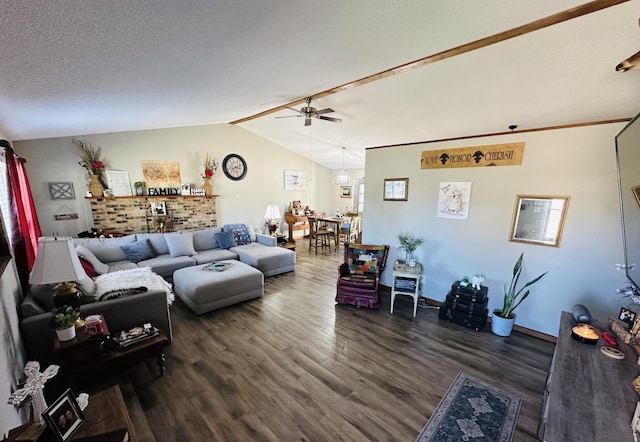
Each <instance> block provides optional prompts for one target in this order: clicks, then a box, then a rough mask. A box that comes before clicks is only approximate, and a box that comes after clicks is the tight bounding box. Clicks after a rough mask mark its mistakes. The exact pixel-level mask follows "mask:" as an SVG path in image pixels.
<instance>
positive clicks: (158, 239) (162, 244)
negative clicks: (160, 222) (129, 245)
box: [136, 233, 169, 255]
mask: <svg viewBox="0 0 640 442" xmlns="http://www.w3.org/2000/svg"><path fill="white" fill-rule="evenodd" d="M136 238H137V239H138V241H140V240H141V239H148V240H149V244H151V248H152V249H153V252H154V253H155V254H156V255H166V254H167V253H169V246H168V245H167V241H166V240H165V239H164V234H162V233H137V234H136Z"/></svg>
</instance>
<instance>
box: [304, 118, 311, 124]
mask: <svg viewBox="0 0 640 442" xmlns="http://www.w3.org/2000/svg"><path fill="white" fill-rule="evenodd" d="M304 125H305V126H311V117H309V116H307V117H306V118H305V119H304Z"/></svg>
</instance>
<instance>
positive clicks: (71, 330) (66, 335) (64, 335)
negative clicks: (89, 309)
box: [56, 325, 76, 342]
mask: <svg viewBox="0 0 640 442" xmlns="http://www.w3.org/2000/svg"><path fill="white" fill-rule="evenodd" d="M56 336H58V341H60V342H63V341H70V340H72V339H73V338H75V337H76V327H75V326H74V325H72V326H71V327H67V328H63V329H59V328H57V329H56Z"/></svg>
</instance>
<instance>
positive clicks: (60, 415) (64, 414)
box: [42, 389, 84, 442]
mask: <svg viewBox="0 0 640 442" xmlns="http://www.w3.org/2000/svg"><path fill="white" fill-rule="evenodd" d="M42 417H43V418H44V420H45V422H46V423H47V426H48V427H49V428H51V431H52V432H53V434H55V436H56V438H57V439H58V440H59V441H63V442H64V441H67V440H69V439H70V438H71V436H72V435H73V433H75V431H76V430H77V429H78V427H79V426H80V424H82V422H84V415H83V414H82V410H80V407H79V406H78V402H77V401H76V398H75V396H74V395H73V393H72V392H71V390H69V389H68V390H67V391H65V392H64V393H63V394H62V396H60V397H59V398H58V399H57V400H56V401H55V402H54V403H53V404H51V406H50V407H49V408H47V409H46V410H45V411H44V413H42Z"/></svg>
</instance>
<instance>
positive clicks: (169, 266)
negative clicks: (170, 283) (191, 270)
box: [134, 249, 220, 280]
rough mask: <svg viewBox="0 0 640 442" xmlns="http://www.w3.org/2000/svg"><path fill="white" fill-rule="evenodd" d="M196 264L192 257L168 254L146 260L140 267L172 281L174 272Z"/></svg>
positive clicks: (140, 263) (141, 262)
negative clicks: (149, 269) (148, 268)
mask: <svg viewBox="0 0 640 442" xmlns="http://www.w3.org/2000/svg"><path fill="white" fill-rule="evenodd" d="M216 250H220V249H216ZM195 263H196V261H195V260H194V259H193V258H192V257H191V256H178V257H175V258H172V257H171V255H169V254H166V255H159V256H156V257H155V258H151V259H145V260H144V261H140V262H139V263H138V265H139V266H140V267H151V270H153V271H154V272H155V273H157V274H158V275H160V276H162V277H163V278H165V279H167V280H170V279H171V276H172V275H173V272H175V271H176V270H178V269H181V268H183V267H191V266H193V265H195ZM134 265H135V264H134Z"/></svg>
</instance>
